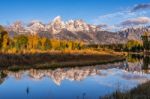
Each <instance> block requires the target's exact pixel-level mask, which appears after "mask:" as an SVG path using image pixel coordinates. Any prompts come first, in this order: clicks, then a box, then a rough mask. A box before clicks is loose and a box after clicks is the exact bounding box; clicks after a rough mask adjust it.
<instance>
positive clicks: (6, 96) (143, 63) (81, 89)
mask: <svg viewBox="0 0 150 99" xmlns="http://www.w3.org/2000/svg"><path fill="white" fill-rule="evenodd" d="M149 63H150V58H149V57H143V56H136V55H132V56H129V57H128V58H127V61H124V62H119V63H114V64H107V65H96V66H88V67H76V68H63V69H55V70H34V69H31V70H25V71H23V70H22V71H18V72H11V71H7V70H5V71H1V72H0V77H1V79H0V99H99V97H100V96H104V95H106V94H111V93H112V92H114V91H116V90H121V91H126V90H130V89H131V88H134V87H136V86H137V85H139V84H142V83H144V82H146V81H147V80H150V66H149Z"/></svg>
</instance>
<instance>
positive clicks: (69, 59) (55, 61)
mask: <svg viewBox="0 0 150 99" xmlns="http://www.w3.org/2000/svg"><path fill="white" fill-rule="evenodd" d="M123 59H124V57H122V55H121V54H116V53H113V52H111V53H110V52H102V51H92V50H81V51H79V50H64V51H46V52H44V51H43V52H38V53H31V52H30V53H29V52H28V53H18V54H12V53H11V54H10V53H5V54H4V53H3V54H2V53H1V54H0V62H1V63H0V67H3V68H12V67H15V68H16V67H17V68H31V67H33V68H45V67H47V68H48V67H65V66H82V65H92V64H102V63H107V62H114V61H118V60H123Z"/></svg>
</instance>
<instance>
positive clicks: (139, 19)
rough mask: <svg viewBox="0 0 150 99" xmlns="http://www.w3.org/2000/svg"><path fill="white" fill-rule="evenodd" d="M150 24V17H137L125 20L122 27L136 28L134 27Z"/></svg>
mask: <svg viewBox="0 0 150 99" xmlns="http://www.w3.org/2000/svg"><path fill="white" fill-rule="evenodd" d="M148 23H150V18H149V17H137V18H132V19H128V20H125V21H123V22H121V25H122V26H134V25H142V24H148Z"/></svg>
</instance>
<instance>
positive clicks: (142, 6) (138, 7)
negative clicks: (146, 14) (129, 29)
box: [131, 3, 150, 11]
mask: <svg viewBox="0 0 150 99" xmlns="http://www.w3.org/2000/svg"><path fill="white" fill-rule="evenodd" d="M145 9H150V3H147V4H137V5H136V6H135V7H133V9H132V10H131V11H138V10H145Z"/></svg>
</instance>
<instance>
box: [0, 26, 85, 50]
mask: <svg viewBox="0 0 150 99" xmlns="http://www.w3.org/2000/svg"><path fill="white" fill-rule="evenodd" d="M83 45H84V44H83V42H81V41H71V40H58V39H49V38H46V37H40V36H38V35H35V34H34V35H32V34H28V35H24V34H20V35H15V36H14V37H9V35H8V32H7V31H5V30H4V29H3V28H2V27H0V50H1V51H3V52H7V51H14V52H20V51H26V50H28V51H30V50H64V49H69V50H80V49H81V48H82V47H83Z"/></svg>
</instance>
